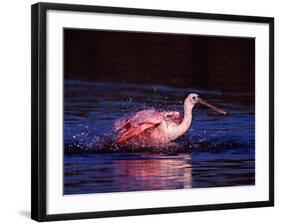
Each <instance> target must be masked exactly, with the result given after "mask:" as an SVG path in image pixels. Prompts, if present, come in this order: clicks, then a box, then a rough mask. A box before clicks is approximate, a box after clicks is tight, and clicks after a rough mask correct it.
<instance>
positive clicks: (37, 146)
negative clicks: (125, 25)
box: [31, 3, 274, 221]
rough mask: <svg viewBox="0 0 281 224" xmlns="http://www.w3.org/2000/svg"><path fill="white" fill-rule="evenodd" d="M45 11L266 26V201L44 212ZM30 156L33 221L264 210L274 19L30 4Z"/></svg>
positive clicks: (271, 121) (271, 138)
mask: <svg viewBox="0 0 281 224" xmlns="http://www.w3.org/2000/svg"><path fill="white" fill-rule="evenodd" d="M48 10H64V11H75V12H101V13H113V14H124V15H142V16H162V17H175V18H193V19H205V20H222V21H235V22H237V21H239V22H254V23H264V24H269V49H268V50H269V133H268V134H269V200H268V201H256V202H243V203H227V204H211V205H210V204H208V205H196V206H178V207H160V208H145V209H130V210H115V211H101V212H85V213H69V214H54V215H48V214H47V213H46V144H47V142H46V128H47V123H46V115H47V114H46V109H47V108H46V95H47V94H46V69H47V67H46V38H47V35H46V34H47V33H46V13H47V11H48ZM31 25H32V33H31V34H32V35H31V36H32V40H31V41H32V49H31V58H32V66H31V68H32V69H31V71H32V74H31V76H32V105H31V106H32V108H31V109H32V114H31V121H32V124H31V125H32V154H31V161H32V164H31V175H32V180H31V218H32V219H34V220H36V221H54V220H69V219H85V218H101V217H116V216H132V215H147V214H161V213H177V212H192V211H205V210H221V209H237V208H253V207H266V206H273V205H274V18H271V17H256V16H240V15H224V14H210V13H194V12H182V11H163V10H151V9H136V8H118V7H103V6H89V5H73V4H55V3H37V4H34V5H32V18H31Z"/></svg>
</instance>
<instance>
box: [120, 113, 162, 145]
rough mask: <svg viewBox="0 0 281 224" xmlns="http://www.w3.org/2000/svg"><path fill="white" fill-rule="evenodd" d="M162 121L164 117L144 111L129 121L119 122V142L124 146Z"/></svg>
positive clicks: (128, 119)
mask: <svg viewBox="0 0 281 224" xmlns="http://www.w3.org/2000/svg"><path fill="white" fill-rule="evenodd" d="M162 119H163V115H162V114H161V113H159V112H157V111H155V110H142V111H139V112H136V113H134V114H132V115H131V116H129V117H128V118H127V119H123V120H117V121H116V122H115V131H116V132H117V133H118V135H117V142H118V143H119V144H124V143H125V142H127V141H128V140H129V139H131V138H133V137H135V136H138V135H140V134H141V133H142V132H144V131H145V130H147V129H149V128H152V127H154V126H156V125H159V124H160V123H161V122H162Z"/></svg>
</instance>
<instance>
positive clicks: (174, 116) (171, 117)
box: [161, 111, 182, 124]
mask: <svg viewBox="0 0 281 224" xmlns="http://www.w3.org/2000/svg"><path fill="white" fill-rule="evenodd" d="M161 113H162V115H163V118H164V119H165V120H166V121H172V122H174V123H176V124H180V123H181V122H182V118H181V116H180V112H178V111H165V112H161Z"/></svg>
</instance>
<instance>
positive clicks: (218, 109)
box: [199, 99, 227, 115]
mask: <svg viewBox="0 0 281 224" xmlns="http://www.w3.org/2000/svg"><path fill="white" fill-rule="evenodd" d="M199 103H200V104H202V105H204V106H207V107H209V108H211V109H213V110H214V111H216V112H218V113H219V114H223V115H227V113H226V112H225V111H224V110H222V109H220V108H217V107H215V106H213V105H211V104H209V103H207V102H206V101H204V100H202V99H199Z"/></svg>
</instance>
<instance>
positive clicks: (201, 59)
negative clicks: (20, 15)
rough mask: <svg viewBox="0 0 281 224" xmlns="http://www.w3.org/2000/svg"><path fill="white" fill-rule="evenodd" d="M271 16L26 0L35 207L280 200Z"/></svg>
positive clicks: (57, 210)
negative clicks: (276, 194)
mask: <svg viewBox="0 0 281 224" xmlns="http://www.w3.org/2000/svg"><path fill="white" fill-rule="evenodd" d="M273 69H274V19H273V18H269V17H253V16H238V15H222V14H209V13H193V12H180V11H163V10H149V9H132V8H115V7H102V6H85V5H68V4H53V3H38V4H35V5H33V6H32V219H35V220H37V221H52V220H66V219H82V218H97V217H114V216H130V215H145V214H160V213H175V212H189V211H203V210H218V209H232V208H250V207H262V206H273V204H274V152H273V149H274V89H273V87H274V85H273V81H274V77H273V75H274V70H273Z"/></svg>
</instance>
